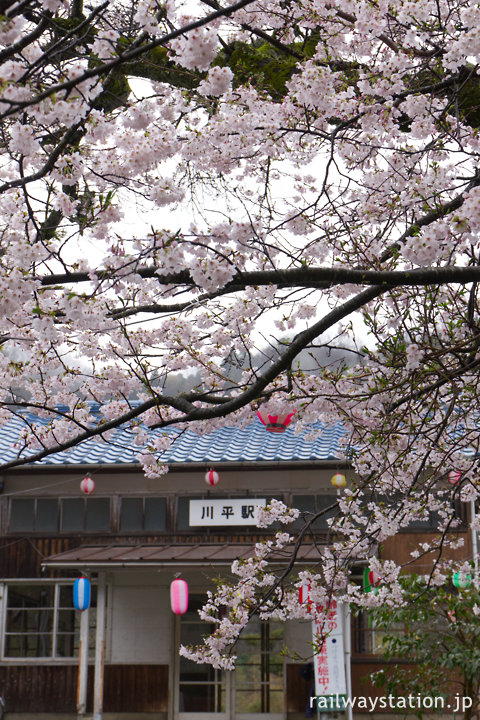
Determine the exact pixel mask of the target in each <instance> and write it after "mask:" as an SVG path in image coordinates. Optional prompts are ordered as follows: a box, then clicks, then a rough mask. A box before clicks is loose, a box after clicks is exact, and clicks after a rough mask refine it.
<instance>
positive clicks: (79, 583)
mask: <svg viewBox="0 0 480 720" xmlns="http://www.w3.org/2000/svg"><path fill="white" fill-rule="evenodd" d="M91 596H92V591H91V587H90V580H89V579H88V578H86V577H81V578H78V580H75V583H74V586H73V604H74V605H75V609H76V610H87V609H88V608H89V607H90V599H91Z"/></svg>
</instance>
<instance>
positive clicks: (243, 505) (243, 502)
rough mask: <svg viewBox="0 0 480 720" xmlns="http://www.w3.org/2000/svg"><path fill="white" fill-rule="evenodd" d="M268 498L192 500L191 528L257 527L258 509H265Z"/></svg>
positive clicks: (190, 507)
mask: <svg viewBox="0 0 480 720" xmlns="http://www.w3.org/2000/svg"><path fill="white" fill-rule="evenodd" d="M266 504H267V500H266V498H234V499H227V500H216V499H215V500H212V499H211V498H207V499H206V500H190V505H189V525H190V527H198V526H204V527H212V526H217V525H256V523H257V508H259V507H265V505H266Z"/></svg>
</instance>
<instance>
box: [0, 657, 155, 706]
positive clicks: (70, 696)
mask: <svg viewBox="0 0 480 720" xmlns="http://www.w3.org/2000/svg"><path fill="white" fill-rule="evenodd" d="M168 672H169V668H168V665H106V666H105V688H104V703H103V709H104V711H105V712H168V703H169V688H168ZM88 675H89V677H88V703H87V712H92V696H93V667H90V668H89V674H88ZM0 692H1V694H2V696H3V698H4V700H5V705H6V710H7V712H12V713H13V712H26V713H28V712H31V713H33V712H34V713H39V712H58V713H60V712H63V713H75V711H76V707H75V704H76V693H77V666H76V665H3V666H1V667H0Z"/></svg>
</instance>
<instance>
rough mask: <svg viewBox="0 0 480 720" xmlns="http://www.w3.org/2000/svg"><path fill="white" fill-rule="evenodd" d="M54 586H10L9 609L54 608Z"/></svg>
mask: <svg viewBox="0 0 480 720" xmlns="http://www.w3.org/2000/svg"><path fill="white" fill-rule="evenodd" d="M53 591H54V587H53V585H10V586H9V587H8V607H9V608H23V607H32V608H37V607H43V608H45V607H50V608H51V607H53Z"/></svg>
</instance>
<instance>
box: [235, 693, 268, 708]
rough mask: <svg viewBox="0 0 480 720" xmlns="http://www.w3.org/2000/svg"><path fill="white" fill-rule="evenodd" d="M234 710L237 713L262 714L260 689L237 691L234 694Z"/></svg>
mask: <svg viewBox="0 0 480 720" xmlns="http://www.w3.org/2000/svg"><path fill="white" fill-rule="evenodd" d="M235 709H236V711H237V713H258V712H262V698H261V693H260V689H258V688H249V689H248V690H238V689H237V692H236V693H235Z"/></svg>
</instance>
